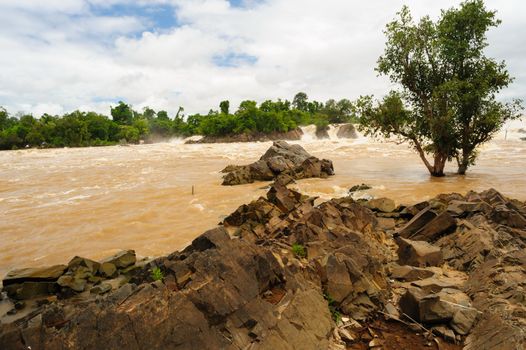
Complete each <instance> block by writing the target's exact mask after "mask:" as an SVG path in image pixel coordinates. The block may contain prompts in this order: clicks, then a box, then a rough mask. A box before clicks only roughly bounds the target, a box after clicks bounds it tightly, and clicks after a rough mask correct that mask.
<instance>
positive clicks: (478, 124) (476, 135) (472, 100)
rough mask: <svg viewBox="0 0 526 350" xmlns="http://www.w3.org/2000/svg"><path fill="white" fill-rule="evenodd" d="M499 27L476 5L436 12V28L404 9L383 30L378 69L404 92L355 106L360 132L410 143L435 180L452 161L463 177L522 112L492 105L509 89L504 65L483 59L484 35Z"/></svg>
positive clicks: (515, 105)
mask: <svg viewBox="0 0 526 350" xmlns="http://www.w3.org/2000/svg"><path fill="white" fill-rule="evenodd" d="M499 24H500V21H499V20H497V19H496V18H495V12H494V11H488V10H486V8H485V6H484V2H483V1H482V0H468V1H465V2H463V3H461V4H460V7H459V8H451V9H449V10H446V11H442V15H441V17H440V18H439V19H438V20H437V21H436V22H433V21H432V20H431V19H430V18H429V17H428V16H426V17H423V18H422V19H421V20H420V21H419V22H418V23H415V22H414V21H413V19H412V17H411V14H410V11H409V9H408V8H407V7H405V6H404V7H403V8H402V10H401V11H400V12H399V13H398V18H397V19H395V20H394V21H393V22H391V23H389V24H387V26H386V30H385V35H386V38H387V42H386V46H385V52H384V54H383V55H382V56H381V57H380V58H379V59H378V67H377V71H378V72H379V73H380V74H382V75H386V76H388V77H389V78H390V80H391V81H392V82H394V83H397V84H399V85H400V86H401V88H402V89H401V91H400V92H391V93H390V94H389V95H388V96H387V97H386V98H384V99H383V100H382V101H378V102H376V103H374V102H373V101H372V98H371V97H363V98H361V99H360V100H358V102H357V103H356V106H355V107H356V108H357V110H358V111H359V112H360V115H361V120H360V123H361V125H362V130H365V131H366V132H367V133H369V134H372V135H383V136H387V137H390V136H395V137H397V138H399V139H400V140H401V141H408V142H409V143H411V144H412V145H413V147H414V148H415V150H416V151H417V152H418V154H419V155H420V157H421V159H422V161H423V162H424V164H425V165H426V167H427V169H428V170H429V172H430V173H431V174H432V175H434V176H442V175H444V167H445V163H446V161H447V160H452V159H456V160H457V163H458V166H459V173H460V174H464V173H465V171H466V169H467V167H468V166H469V165H471V164H473V163H474V161H475V158H476V150H477V147H478V146H480V145H481V144H483V143H484V142H487V141H488V140H490V139H491V137H492V136H493V135H494V134H495V133H496V132H497V131H498V130H499V129H500V128H501V127H502V125H503V124H504V123H505V122H506V121H507V120H510V119H514V118H517V117H518V116H519V114H518V112H519V111H520V109H521V102H520V101H518V100H515V101H512V102H510V103H501V102H497V101H496V94H497V93H498V92H499V91H501V90H502V89H504V88H505V87H507V86H508V85H509V84H510V83H511V82H512V78H511V77H510V76H509V74H508V72H507V70H506V66H505V63H504V62H497V61H495V60H494V59H492V58H488V57H486V56H485V53H484V49H485V48H486V46H487V41H486V32H487V31H488V30H489V29H490V28H491V27H496V26H498V25H499ZM429 154H431V156H432V158H433V161H432V162H430V161H429V160H428V159H427V156H428V155H429Z"/></svg>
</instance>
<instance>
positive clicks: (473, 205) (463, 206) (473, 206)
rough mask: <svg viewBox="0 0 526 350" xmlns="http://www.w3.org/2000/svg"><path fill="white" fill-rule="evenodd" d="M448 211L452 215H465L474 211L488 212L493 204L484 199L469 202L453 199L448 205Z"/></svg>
mask: <svg viewBox="0 0 526 350" xmlns="http://www.w3.org/2000/svg"><path fill="white" fill-rule="evenodd" d="M447 211H448V212H449V213H451V214H452V215H455V216H458V217H465V216H467V215H470V214H474V213H488V212H490V211H491V206H490V205H489V204H488V203H486V202H482V201H478V202H467V201H459V200H452V201H451V202H449V204H448V206H447Z"/></svg>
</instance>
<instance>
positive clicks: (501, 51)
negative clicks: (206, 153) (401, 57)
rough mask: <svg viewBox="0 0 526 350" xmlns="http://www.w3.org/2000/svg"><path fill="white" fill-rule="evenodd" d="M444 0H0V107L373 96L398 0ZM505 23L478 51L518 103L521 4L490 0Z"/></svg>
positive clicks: (380, 90)
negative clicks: (509, 80) (497, 66)
mask: <svg viewBox="0 0 526 350" xmlns="http://www.w3.org/2000/svg"><path fill="white" fill-rule="evenodd" d="M459 3H460V1H452V0H443V1H436V0H433V1H431V0H406V1H399V0H370V1H352V0H326V1H319V0H230V1H227V0H136V1H131V0H45V1H43V0H0V106H3V107H5V108H6V109H7V110H8V111H10V112H11V113H16V112H26V113H33V115H35V116H36V117H38V116H40V115H41V114H43V113H49V114H63V113H66V112H70V111H73V110H76V109H80V110H94V111H97V112H101V113H105V114H109V107H110V105H115V104H116V103H117V102H118V101H120V100H122V101H125V102H127V103H129V104H131V105H133V107H134V108H135V109H137V110H140V109H142V108H144V107H145V106H149V107H152V108H154V109H155V110H160V109H164V110H167V111H168V112H169V114H170V115H174V114H175V112H176V111H177V109H178V107H179V106H183V107H184V109H185V112H186V113H206V112H208V110H209V109H211V108H213V109H218V105H219V102H220V101H222V100H226V99H228V100H230V104H231V106H238V105H239V102H241V101H242V100H245V99H251V100H256V101H258V102H262V101H264V100H267V99H277V98H284V99H285V98H286V99H289V100H291V99H292V98H293V96H294V95H295V94H296V93H297V92H299V91H304V92H306V93H307V94H308V96H309V98H310V99H315V100H319V101H326V100H327V99H329V98H335V99H341V98H348V99H351V100H352V99H355V98H357V97H359V96H360V95H367V94H374V95H375V96H377V97H381V96H382V95H383V94H385V93H386V92H387V91H388V90H390V89H392V88H395V87H396V86H394V85H392V84H391V83H390V82H389V81H388V80H387V79H386V78H385V77H378V76H377V73H376V72H375V71H374V67H375V65H376V60H377V59H378V57H379V56H380V55H381V54H382V52H383V48H384V43H385V38H384V35H383V32H382V31H383V29H384V27H385V24H386V23H387V22H389V21H390V20H392V19H393V18H394V17H395V15H396V12H397V11H398V10H399V9H400V8H401V7H402V5H404V4H406V5H408V6H409V7H410V9H411V11H412V13H413V16H414V17H415V18H419V17H421V16H423V15H427V14H428V15H430V16H432V17H433V18H436V17H437V16H438V15H439V14H440V9H443V8H449V7H451V6H457V5H458V4H459ZM486 4H487V7H488V8H490V9H493V10H497V11H498V13H497V16H498V17H499V18H500V19H501V20H502V21H503V22H502V24H501V25H500V26H499V27H498V28H493V29H492V30H491V31H490V32H489V33H488V39H489V44H490V45H489V47H488V48H487V54H488V55H489V56H490V57H494V58H496V59H498V60H506V63H507V66H508V69H509V71H510V73H511V75H512V76H514V77H515V81H514V83H513V84H512V85H511V86H510V87H509V88H508V89H507V90H506V91H504V92H503V93H501V95H500V97H499V98H500V99H502V100H507V99H511V98H522V99H525V100H526V35H524V33H526V21H524V18H523V17H524V14H525V13H526V2H523V1H520V0H505V1H502V0H500V1H499V0H487V1H486Z"/></svg>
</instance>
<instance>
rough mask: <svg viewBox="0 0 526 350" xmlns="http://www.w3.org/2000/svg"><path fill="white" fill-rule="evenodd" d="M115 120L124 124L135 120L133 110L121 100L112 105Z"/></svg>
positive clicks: (112, 114)
mask: <svg viewBox="0 0 526 350" xmlns="http://www.w3.org/2000/svg"><path fill="white" fill-rule="evenodd" d="M111 116H112V118H113V121H114V122H116V123H118V124H122V125H131V123H132V121H133V110H132V109H131V107H130V106H129V105H127V104H126V103H124V102H122V101H119V104H118V105H117V106H115V107H111Z"/></svg>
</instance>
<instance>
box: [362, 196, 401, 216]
mask: <svg viewBox="0 0 526 350" xmlns="http://www.w3.org/2000/svg"><path fill="white" fill-rule="evenodd" d="M363 205H364V206H365V207H367V208H369V209H371V210H374V211H380V212H384V213H390V212H392V211H394V210H395V209H396V204H395V202H394V201H393V200H392V199H389V198H375V199H371V200H370V201H367V202H364V203H363Z"/></svg>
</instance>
